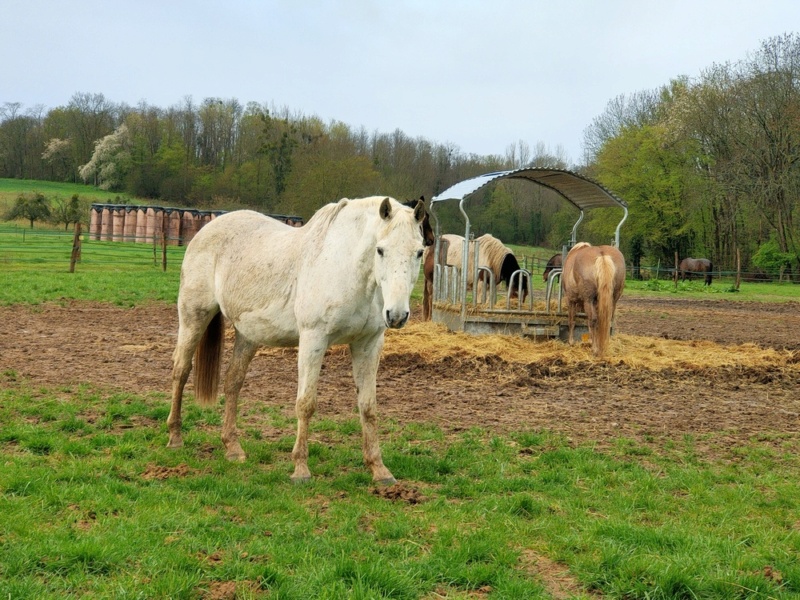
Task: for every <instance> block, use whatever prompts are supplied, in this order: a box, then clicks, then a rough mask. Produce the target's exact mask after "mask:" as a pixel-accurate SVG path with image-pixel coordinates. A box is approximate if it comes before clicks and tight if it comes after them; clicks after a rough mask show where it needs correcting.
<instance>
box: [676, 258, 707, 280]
mask: <svg viewBox="0 0 800 600" xmlns="http://www.w3.org/2000/svg"><path fill="white" fill-rule="evenodd" d="M713 270H714V265H712V264H711V261H710V260H708V259H707V258H684V259H683V260H682V261H681V264H680V265H678V275H679V276H680V278H681V281H686V280H687V279H692V278H693V277H694V276H695V275H702V276H704V277H705V285H711V271H713Z"/></svg>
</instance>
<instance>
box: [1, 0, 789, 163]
mask: <svg viewBox="0 0 800 600" xmlns="http://www.w3.org/2000/svg"><path fill="white" fill-rule="evenodd" d="M792 28H794V29H792ZM797 28H800V1H798V0H687V1H683V0H658V1H650V0H550V1H546V2H545V1H540V0H482V1H470V0H463V1H456V0H447V1H445V0H418V1H417V0H414V1H406V0H339V1H335V0H329V1H322V0H320V1H314V0H285V1H284V0H261V1H258V0H220V1H211V0H128V1H127V2H120V1H116V0H73V1H70V2H67V1H63V0H49V1H45V0H0V105H2V104H5V103H7V102H19V103H21V104H22V105H23V109H29V108H33V107H35V106H36V105H43V106H44V107H45V108H46V109H50V108H55V107H57V106H64V105H66V104H67V103H68V102H69V100H70V98H71V97H72V96H73V95H74V94H75V93H78V92H81V93H92V94H94V93H100V94H103V95H104V96H105V97H106V99H107V100H109V101H111V102H115V103H120V102H124V103H127V104H130V105H136V104H138V103H139V102H140V101H146V102H147V103H148V104H151V105H155V106H158V107H161V108H168V107H170V106H174V105H178V104H180V103H181V102H182V100H183V99H184V98H186V97H187V96H189V97H191V98H192V99H193V100H194V101H195V102H196V103H199V102H201V101H202V100H203V99H204V98H207V97H218V98H224V99H231V98H235V99H237V100H238V101H240V102H241V103H242V104H246V103H248V102H251V101H253V102H258V103H259V104H262V105H267V106H270V105H274V106H277V107H286V108H288V109H289V110H290V111H291V112H292V113H294V114H298V115H304V116H314V115H315V116H317V117H320V118H321V119H322V120H323V121H325V122H330V121H332V120H338V121H343V122H344V123H347V124H348V125H350V126H352V127H354V128H359V127H361V126H363V127H365V128H366V129H367V131H369V132H370V133H371V132H373V131H378V132H392V131H394V130H395V129H400V130H401V131H403V132H404V133H405V134H407V135H409V136H411V137H413V138H417V137H422V138H425V139H427V140H429V141H431V142H434V143H450V144H454V145H455V146H457V147H458V148H459V150H460V151H461V152H463V153H465V154H479V155H487V154H499V155H503V154H505V153H506V150H507V148H508V147H509V145H510V144H512V143H514V142H519V141H524V142H525V143H527V144H528V145H529V146H530V147H531V148H532V149H533V148H535V146H536V145H537V143H543V144H544V145H545V146H546V148H547V149H548V150H549V151H550V152H554V153H555V152H557V151H559V150H560V151H562V152H563V153H564V155H565V156H566V158H567V159H568V162H570V163H580V162H581V158H582V156H583V133H584V131H585V129H586V128H587V127H588V126H589V125H590V124H591V122H592V120H593V119H594V118H595V117H597V116H598V115H600V114H602V112H603V111H604V109H605V107H606V105H607V104H608V102H609V101H610V100H612V99H614V98H616V97H617V96H619V95H621V94H625V95H629V94H632V93H635V92H638V91H643V90H651V89H655V88H658V87H660V86H661V85H664V84H667V83H668V82H669V81H670V80H671V79H673V78H675V77H678V76H681V75H686V76H688V77H690V78H696V77H698V76H699V75H700V74H701V72H702V71H703V70H704V69H706V68H708V67H710V66H711V65H712V64H714V63H725V62H736V61H738V60H741V59H744V58H745V57H746V56H747V54H748V53H750V52H753V51H755V50H756V49H758V47H759V45H760V43H761V42H762V41H764V40H767V39H768V38H771V37H774V36H778V35H782V34H784V33H790V32H792V31H794V30H796V29H797Z"/></svg>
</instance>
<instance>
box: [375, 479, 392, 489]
mask: <svg viewBox="0 0 800 600" xmlns="http://www.w3.org/2000/svg"><path fill="white" fill-rule="evenodd" d="M375 483H377V484H378V485H385V486H387V487H388V486H390V485H394V484H395V483H397V479H395V478H394V477H385V478H383V479H378V480H376V481H375Z"/></svg>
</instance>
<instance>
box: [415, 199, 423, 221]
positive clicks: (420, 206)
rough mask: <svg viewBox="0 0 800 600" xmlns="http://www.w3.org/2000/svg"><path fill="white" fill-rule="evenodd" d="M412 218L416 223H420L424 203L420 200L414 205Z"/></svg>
mask: <svg viewBox="0 0 800 600" xmlns="http://www.w3.org/2000/svg"><path fill="white" fill-rule="evenodd" d="M414 218H415V219H416V220H417V223H422V219H424V218H425V203H424V202H423V201H422V200H419V201H418V202H417V205H416V206H415V207H414Z"/></svg>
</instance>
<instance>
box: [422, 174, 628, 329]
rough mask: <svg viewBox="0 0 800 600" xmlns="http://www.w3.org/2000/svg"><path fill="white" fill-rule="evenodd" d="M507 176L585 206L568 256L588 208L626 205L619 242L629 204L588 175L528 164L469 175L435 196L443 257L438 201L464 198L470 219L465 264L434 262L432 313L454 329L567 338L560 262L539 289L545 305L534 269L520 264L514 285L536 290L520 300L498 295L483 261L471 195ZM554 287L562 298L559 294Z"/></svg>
mask: <svg viewBox="0 0 800 600" xmlns="http://www.w3.org/2000/svg"><path fill="white" fill-rule="evenodd" d="M502 179H521V180H524V181H530V182H532V183H533V184H536V185H539V186H542V187H545V188H547V189H550V190H552V191H554V192H556V193H557V194H558V195H559V196H561V197H562V198H563V199H564V200H566V201H567V202H569V203H570V204H572V205H573V206H575V207H576V208H577V209H578V210H579V211H580V214H579V217H578V219H577V221H576V222H575V224H574V225H573V227H572V234H571V238H570V242H569V244H566V245H565V246H564V247H563V248H562V252H563V254H564V255H565V256H566V253H567V252H568V251H569V249H570V248H571V247H572V246H573V245H574V244H575V243H576V242H577V241H578V240H577V229H578V226H579V225H580V223H581V221H583V218H584V215H585V211H587V210H591V209H594V208H607V207H614V208H620V209H622V212H623V215H622V219H621V220H620V221H619V224H618V225H617V227H616V230H615V232H614V242H613V244H614V245H615V246H617V247H619V232H620V228H621V227H622V224H623V223H624V222H625V220H626V219H627V218H628V205H627V204H626V203H625V201H623V200H622V199H620V198H618V197H617V196H615V195H614V194H613V193H611V192H610V191H608V190H607V189H605V188H604V187H603V186H601V185H600V184H598V183H596V182H594V181H592V180H590V179H588V178H586V177H583V176H581V175H578V174H576V173H572V172H570V171H566V170H561V169H543V168H525V169H515V170H511V171H498V172H494V173H487V174H485V175H480V176H478V177H474V178H472V179H467V180H465V181H462V182H460V183H457V184H455V185H454V186H452V187H450V188H448V189H446V190H445V191H443V192H441V193H440V194H438V195H436V196H434V197H433V198H432V199H431V202H430V214H431V216H432V217H433V219H434V222H435V234H436V243H435V249H434V256H435V257H439V249H440V244H441V235H442V232H441V231H440V227H439V218H438V216H437V214H436V209H437V207H439V206H441V204H442V203H443V202H448V201H458V203H459V204H458V209H459V212H460V213H461V216H462V218H463V219H464V223H465V227H464V248H463V250H462V264H461V265H447V264H445V261H441V262H440V261H438V260H437V261H436V262H435V263H434V269H433V305H432V319H433V320H434V321H437V322H439V323H444V324H445V325H446V326H447V327H448V329H450V330H451V331H465V332H467V333H474V334H483V333H499V334H516V335H525V336H530V337H532V338H534V339H539V340H548V339H556V338H558V339H561V340H562V341H567V336H568V331H569V327H568V315H567V313H566V312H565V311H562V308H561V285H560V284H561V268H560V267H559V268H557V269H554V270H553V271H552V272H551V273H550V276H549V278H548V280H547V282H546V284H540V286H541V285H543V286H544V290H540V293H539V294H538V295H539V296H540V297H541V296H543V297H544V302H543V304H542V305H541V306H539V305H537V303H535V302H534V293H533V292H534V290H535V286H534V281H533V277H532V276H531V275H532V274H531V272H530V271H528V270H526V269H520V271H518V272H517V273H516V274H515V276H514V277H513V278H512V281H511V285H512V286H514V287H516V286H520V287H521V285H522V281H523V280H524V279H527V280H528V284H529V285H528V289H529V290H530V291H531V294H530V295H529V296H528V298H527V300H526V301H525V302H522V301H519V302H518V303H517V302H514V301H512V300H511V299H510V298H509V296H510V293H509V294H508V295H507V296H506V298H505V300H502V299H500V298H498V294H497V292H498V286H497V282H496V281H495V279H494V276H493V274H492V273H491V271H490V270H489V269H485V268H479V266H478V265H479V257H480V251H481V249H480V244H479V242H478V241H477V240H475V239H473V237H474V236H473V235H472V231H471V229H470V219H469V215H468V214H467V211H466V200H467V198H468V197H469V196H471V195H472V194H474V193H475V192H477V191H478V190H480V189H483V188H484V187H485V186H487V185H490V184H492V183H494V182H497V181H499V180H502ZM459 235H460V234H459ZM470 248H471V250H472V251H473V252H474V253H475V254H474V256H475V259H474V261H472V267H471V272H467V271H468V268H469V267H468V264H469V260H468V254H469V250H470ZM479 277H481V278H483V279H484V280H487V279H488V284H484V285H483V286H481V287H482V289H481V290H479V286H478V280H479ZM556 286H557V287H556ZM509 292H510V290H509ZM554 293H555V295H556V296H557V298H553V295H554ZM575 332H576V335H578V336H581V335H583V334H585V333H588V327H587V324H586V315H585V314H580V315H578V318H577V319H576V324H575Z"/></svg>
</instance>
